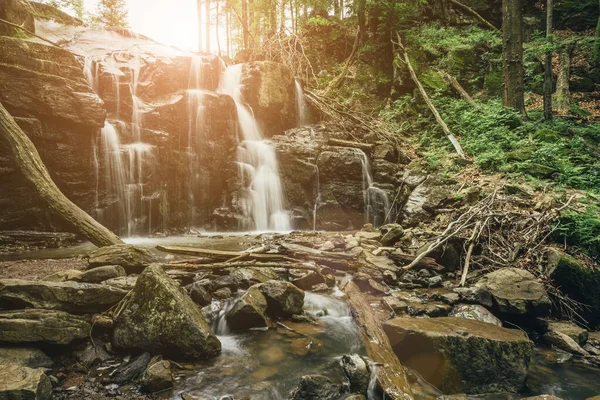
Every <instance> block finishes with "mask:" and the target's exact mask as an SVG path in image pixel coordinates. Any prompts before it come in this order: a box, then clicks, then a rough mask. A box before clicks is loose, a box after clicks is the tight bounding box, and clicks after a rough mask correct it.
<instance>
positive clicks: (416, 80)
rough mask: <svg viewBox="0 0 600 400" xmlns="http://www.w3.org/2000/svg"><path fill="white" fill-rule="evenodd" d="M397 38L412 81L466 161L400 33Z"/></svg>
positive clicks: (457, 151)
mask: <svg viewBox="0 0 600 400" xmlns="http://www.w3.org/2000/svg"><path fill="white" fill-rule="evenodd" d="M396 38H397V40H398V42H397V43H396V45H398V47H399V48H400V49H401V50H402V53H403V57H404V64H406V67H407V68H408V72H410V76H411V78H412V80H413V81H414V82H415V84H416V85H417V88H418V89H419V92H420V93H421V96H422V97H423V100H425V103H427V106H428V107H429V109H430V110H431V112H432V113H433V116H434V117H435V120H436V121H437V123H438V124H439V125H440V127H441V128H442V130H443V131H444V133H445V134H446V136H447V137H448V139H449V140H450V142H451V143H452V146H454V149H455V150H456V153H457V154H458V155H459V157H461V158H465V159H466V158H467V157H466V156H465V153H464V152H463V149H462V147H461V146H460V143H458V140H456V137H454V135H453V134H452V132H450V129H449V128H448V125H446V122H445V121H444V120H443V119H442V117H441V116H440V113H439V112H438V110H437V108H436V107H435V105H433V102H432V101H431V99H430V98H429V95H428V94H427V92H426V91H425V88H424V87H423V85H422V84H421V81H420V80H419V78H418V77H417V73H416V72H415V70H414V69H413V67H412V64H411V62H410V58H409V57H408V53H407V52H406V48H405V47H404V45H403V44H402V39H401V38H400V34H399V33H398V32H396Z"/></svg>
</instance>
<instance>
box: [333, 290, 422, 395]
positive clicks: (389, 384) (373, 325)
mask: <svg viewBox="0 0 600 400" xmlns="http://www.w3.org/2000/svg"><path fill="white" fill-rule="evenodd" d="M342 290H343V291H344V293H345V294H346V296H347V297H348V304H349V305H350V308H351V309H352V315H353V316H354V318H355V319H356V322H357V324H358V326H359V328H360V334H361V337H362V341H363V344H364V345H365V349H366V351H367V355H368V356H369V358H370V359H371V360H373V362H374V363H377V364H378V365H379V366H378V367H377V378H376V379H377V383H378V384H379V386H381V388H382V389H383V391H384V392H385V394H386V396H385V398H386V399H392V400H400V399H401V400H410V399H413V398H414V396H413V393H412V391H411V388H410V385H409V383H408V380H407V377H406V372H405V370H404V367H402V364H400V360H398V357H396V354H395V353H394V350H393V349H392V346H391V344H390V341H389V339H388V337H387V335H386V334H385V332H384V331H383V328H382V326H381V323H380V321H379V320H378V318H377V313H376V312H375V311H374V310H373V308H371V306H370V305H369V302H368V301H367V299H366V298H365V296H364V295H363V294H362V293H361V291H360V289H359V288H358V286H356V284H355V283H354V282H352V281H351V280H348V281H346V282H344V284H343V286H342Z"/></svg>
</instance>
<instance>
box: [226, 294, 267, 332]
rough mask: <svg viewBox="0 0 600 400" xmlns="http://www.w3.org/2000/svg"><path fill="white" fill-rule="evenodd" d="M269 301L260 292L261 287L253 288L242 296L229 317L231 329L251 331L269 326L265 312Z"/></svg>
mask: <svg viewBox="0 0 600 400" xmlns="http://www.w3.org/2000/svg"><path fill="white" fill-rule="evenodd" d="M266 311H267V299H265V296H263V294H262V293H261V292H260V289H259V286H258V285H255V286H252V287H251V288H250V289H248V290H247V291H246V293H244V294H243V295H242V297H241V298H240V299H239V300H238V301H237V303H236V304H235V305H234V306H233V308H232V309H231V311H230V312H229V314H228V315H227V322H228V323H229V326H230V327H231V329H234V330H240V329H249V328H255V327H262V326H267V319H266V317H265V312H266Z"/></svg>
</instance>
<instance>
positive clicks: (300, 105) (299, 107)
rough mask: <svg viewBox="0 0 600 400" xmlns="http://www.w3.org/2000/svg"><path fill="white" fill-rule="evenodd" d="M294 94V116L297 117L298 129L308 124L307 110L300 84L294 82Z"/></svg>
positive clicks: (297, 81)
mask: <svg viewBox="0 0 600 400" xmlns="http://www.w3.org/2000/svg"><path fill="white" fill-rule="evenodd" d="M294 88H295V94H296V114H297V116H298V123H297V126H298V127H302V126H306V125H308V124H309V116H308V109H307V107H306V100H305V99H304V90H303V89H302V83H301V82H300V81H299V80H298V79H296V80H295V87H294Z"/></svg>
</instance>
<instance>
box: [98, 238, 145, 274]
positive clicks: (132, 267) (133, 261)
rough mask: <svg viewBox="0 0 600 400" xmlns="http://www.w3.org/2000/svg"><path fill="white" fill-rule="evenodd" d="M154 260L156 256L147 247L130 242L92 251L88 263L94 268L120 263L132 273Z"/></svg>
mask: <svg viewBox="0 0 600 400" xmlns="http://www.w3.org/2000/svg"><path fill="white" fill-rule="evenodd" d="M153 261H155V257H154V256H153V255H152V253H150V252H149V251H148V250H146V249H143V248H141V247H136V246H131V245H128V244H115V245H112V246H105V247H100V248H99V249H97V250H94V251H93V252H92V253H90V258H89V260H88V263H89V264H90V267H92V268H95V267H102V266H105V265H119V266H121V267H123V268H125V270H126V271H127V272H129V273H132V272H140V271H142V270H143V269H144V268H145V267H146V266H147V265H149V264H150V263H151V262H153Z"/></svg>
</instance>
